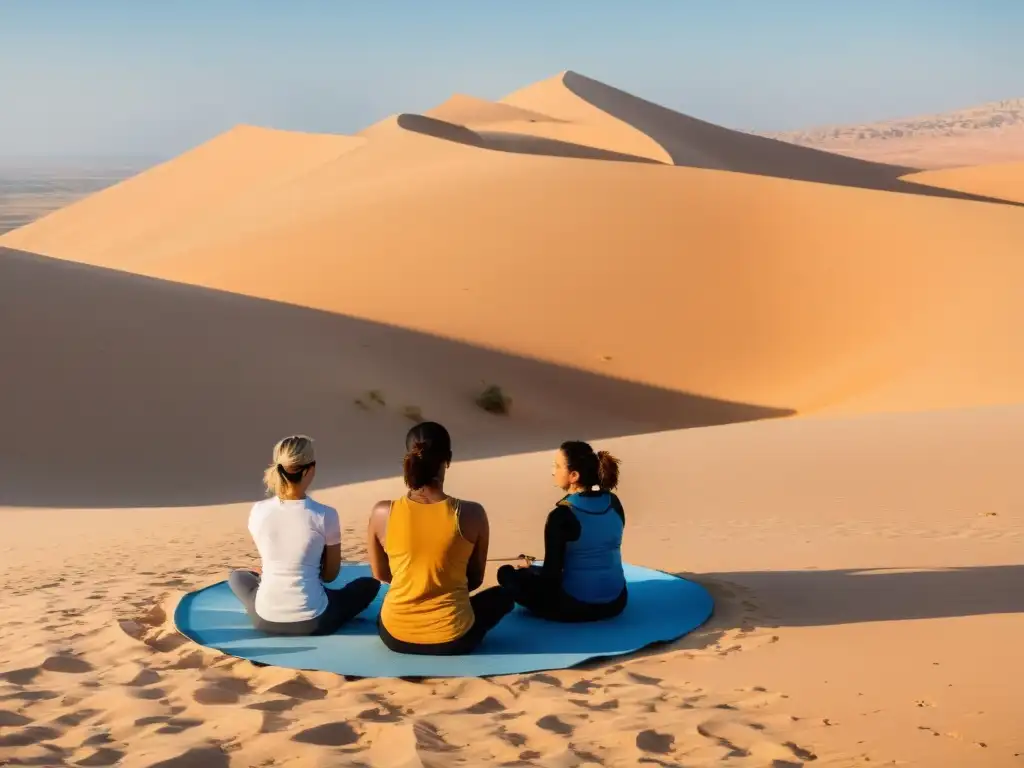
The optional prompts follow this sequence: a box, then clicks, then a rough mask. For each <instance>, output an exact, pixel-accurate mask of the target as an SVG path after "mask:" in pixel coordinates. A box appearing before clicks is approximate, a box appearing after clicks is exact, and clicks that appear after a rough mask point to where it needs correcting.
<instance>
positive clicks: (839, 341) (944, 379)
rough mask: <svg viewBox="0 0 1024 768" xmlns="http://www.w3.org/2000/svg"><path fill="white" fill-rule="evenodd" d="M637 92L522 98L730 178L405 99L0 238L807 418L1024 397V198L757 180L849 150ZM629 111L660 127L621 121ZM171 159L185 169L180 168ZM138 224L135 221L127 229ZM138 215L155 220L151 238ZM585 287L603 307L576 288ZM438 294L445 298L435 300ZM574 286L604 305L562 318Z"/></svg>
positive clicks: (98, 199)
mask: <svg viewBox="0 0 1024 768" xmlns="http://www.w3.org/2000/svg"><path fill="white" fill-rule="evenodd" d="M571 87H572V88H576V89H577V90H582V91H583V92H584V93H585V94H588V95H589V97H590V98H591V99H593V100H594V101H595V102H600V103H602V104H605V105H606V106H607V107H608V108H609V109H615V110H616V111H617V112H619V113H620V115H621V116H623V117H622V119H620V118H619V117H615V116H611V115H609V114H608V113H607V112H603V111H601V110H599V109H598V108H597V107H596V106H594V105H593V104H592V103H591V102H589V101H586V100H585V99H584V98H582V97H581V96H577V95H576V94H575V92H574V91H573V90H571ZM587 89H591V91H593V92H591V91H588V90H587ZM620 93H621V92H618V91H614V89H611V88H608V87H607V86H601V85H600V84H595V83H594V81H590V80H586V79H585V78H582V77H580V76H575V75H572V74H571V73H570V74H567V75H564V76H563V77H560V78H555V79H554V80H551V81H545V82H544V83H541V84H539V85H538V86H535V87H533V88H531V89H526V90H524V91H521V92H518V93H517V94H514V95H513V96H512V97H509V102H510V103H512V104H513V105H515V106H517V107H520V108H527V107H529V108H531V110H533V111H536V112H540V113H542V114H551V115H554V116H555V117H557V118H559V119H562V120H564V121H566V122H564V123H559V125H562V126H567V127H569V128H570V129H571V128H574V127H575V126H576V125H577V122H578V123H579V124H580V125H581V126H582V127H581V135H582V137H581V138H580V140H579V141H576V142H573V144H574V145H576V146H583V147H587V146H594V145H592V144H591V143H589V140H590V138H592V137H593V136H594V135H595V132H600V133H601V135H602V136H603V138H604V139H605V140H604V141H603V142H602V143H603V144H604V147H603V148H602V147H597V148H599V149H603V151H619V152H624V153H625V152H626V151H627V150H629V151H632V152H641V151H642V150H643V151H647V150H650V148H651V147H653V146H655V143H654V142H653V139H651V138H650V134H651V133H652V132H653V131H652V129H651V128H650V125H651V123H652V121H653V120H654V118H659V119H660V121H661V122H660V123H659V125H660V126H661V128H660V130H661V131H662V132H663V133H665V134H668V133H670V132H671V131H672V130H673V129H674V128H679V131H678V133H679V135H681V136H682V137H683V138H682V139H680V143H681V144H684V145H686V142H687V141H689V140H690V139H692V141H691V143H690V145H688V146H692V147H693V148H694V151H695V152H704V151H705V149H706V145H705V144H702V143H701V142H702V141H704V139H705V138H706V137H707V136H708V135H710V133H711V132H713V131H719V133H720V134H721V136H719V139H718V140H719V144H718V145H716V147H715V149H714V151H715V153H727V152H731V151H735V152H736V157H737V158H740V159H739V160H738V161H737V163H736V165H735V168H736V169H737V170H736V171H735V172H730V173H722V172H720V171H716V170H713V169H706V168H691V167H663V166H662V165H660V164H650V163H634V162H602V161H598V160H583V159H580V158H578V157H562V156H557V155H556V154H554V153H543V154H538V155H534V154H523V153H521V152H507V151H489V150H488V149H487V146H486V144H487V139H486V138H485V137H484V136H485V134H481V133H478V132H477V131H475V130H473V129H470V128H468V127H466V126H459V125H456V124H455V123H450V122H447V121H444V120H440V119H438V118H433V117H423V116H412V115H399V116H397V117H395V118H391V119H389V120H386V121H383V122H382V123H380V124H378V125H376V126H373V127H371V128H369V129H367V130H366V131H365V132H364V133H363V135H362V136H361V137H359V138H357V139H354V140H350V139H348V138H345V137H314V138H312V139H308V144H309V146H310V148H309V150H308V151H307V152H306V153H304V154H301V153H300V157H299V158H298V159H297V160H295V162H294V167H290V166H288V162H287V158H288V157H289V156H290V153H291V150H290V149H289V147H290V146H291V141H294V142H295V143H297V144H302V145H303V146H304V147H305V146H306V145H307V138H305V137H301V136H299V137H294V138H293V139H291V141H285V140H280V141H281V144H282V146H281V147H280V148H279V150H277V151H274V150H273V148H272V147H268V146H266V145H265V144H264V143H262V142H260V143H258V146H255V147H254V149H253V156H254V160H255V159H257V158H262V159H261V161H260V162H261V163H262V164H263V165H264V166H267V167H272V168H274V169H275V172H274V174H273V175H272V176H266V177H263V180H262V181H260V180H255V179H249V178H247V179H245V180H244V182H242V181H240V182H238V183H237V184H234V185H228V183H227V182H226V181H223V180H222V181H221V182H220V183H221V184H222V185H223V186H222V189H221V191H219V192H218V193H217V196H216V198H214V197H213V196H212V193H200V192H197V195H196V196H197V197H202V198H203V200H204V203H203V204H202V205H199V204H198V203H192V204H190V205H191V208H190V210H188V211H183V210H182V205H181V204H179V205H172V204H167V202H165V201H170V202H171V203H173V202H175V201H176V200H177V199H178V198H176V197H175V193H176V192H177V191H178V190H181V189H183V188H184V187H186V186H192V184H190V183H188V182H187V180H188V179H191V178H193V177H194V186H195V187H196V188H197V189H201V188H202V187H203V186H204V185H205V184H206V179H207V176H205V175H204V174H205V173H207V172H206V171H205V170H203V169H205V168H206V165H207V164H206V163H200V162H199V161H198V160H196V159H195V158H196V157H201V156H202V155H203V154H205V155H209V156H211V157H214V156H218V155H219V153H218V152H217V151H216V146H217V143H218V142H220V143H227V144H228V146H229V147H230V148H231V149H232V151H235V143H233V142H231V137H230V136H228V137H220V138H219V139H217V140H215V141H214V142H212V143H211V144H210V145H206V146H205V147H202V148H200V149H198V150H195V151H194V152H193V153H191V154H190V155H186V156H185V157H183V158H181V159H180V160H178V161H172V162H171V163H169V164H168V165H167V166H165V167H164V168H163V169H162V170H163V174H158V173H155V172H154V173H151V174H149V175H148V176H147V175H146V174H143V175H142V176H140V177H137V178H136V179H133V180H131V181H129V182H126V183H125V184H123V185H119V186H117V187H114V188H112V189H110V190H107V191H105V192H103V193H100V194H98V195H96V196H94V197H92V198H88V199H87V200H85V201H83V202H82V203H80V204H78V205H73V206H71V207H69V208H67V209H65V210H63V211H60V212H58V213H57V214H54V215H53V216H50V217H46V218H44V219H42V220H40V221H37V222H35V223H33V224H31V225H29V226H27V227H24V228H22V229H20V230H17V231H15V232H12V233H10V234H8V235H7V236H5V237H4V238H2V239H0V243H2V244H4V245H6V246H8V247H12V248H18V249H21V250H24V251H28V252H32V253H37V254H42V255H48V256H56V257H59V258H64V259H73V260H78V261H83V262H86V263H90V264H94V265H97V266H105V267H110V268H114V269H119V270H125V271H130V272H133V273H137V274H144V275H149V276H153V277H159V278H163V279H167V280H172V281H179V282H184V283H190V284H194V285H201V286H205V287H210V288H217V289H221V290H228V291H233V292H238V293H244V294H247V295H250V296H254V297H260V298H266V299H272V300H276V301H283V302H287V303H294V304H298V305H301V306H305V307H310V308H316V309H322V310H326V311H330V312H341V313H345V314H347V315H351V316H354V317H360V318H363V319H367V320H373V321H377V322H384V323H391V324H395V325H399V326H402V327H405V328H409V329H413V330H417V331H422V332H426V333H433V334H438V335H442V336H445V337H448V338H453V339H457V340H460V341H463V342H467V343H471V344H478V345H483V346H487V347H491V348H498V349H501V350H504V351H507V352H512V353H516V354H520V355H526V356H534V357H537V358H539V359H542V360H545V361H548V362H552V363H558V364H564V365H568V366H571V367H575V368H579V369H582V370H587V371H590V372H593V373H597V374H601V375H612V376H617V377H621V378H625V379H629V380H633V381H637V382H642V383H645V384H650V385H653V386H658V387H663V388H667V389H675V390H679V391H686V392H691V393H694V394H700V395H704V396H706V397H712V398H718V399H724V400H732V401H739V402H746V403H752V404H760V405H764V406H769V407H774V408H783V409H793V410H796V411H798V412H809V411H817V410H821V409H830V408H840V409H848V408H858V409H862V408H878V407H882V408H897V409H904V408H911V409H913V408H930V407H946V406H956V405H967V404H983V403H994V402H1006V401H1012V400H1014V399H1015V398H1016V397H1017V395H1018V393H1019V391H1020V387H1021V384H1022V383H1024V378H1022V376H1024V362H1022V361H1021V358H1020V356H1019V355H1017V354H1015V353H1014V351H1013V350H1014V348H1015V345H1016V342H1015V339H1016V337H1017V335H1018V334H1019V332H1020V329H1021V325H1022V322H1024V315H1022V314H1021V313H1020V312H1019V311H1018V310H1017V309H1016V307H1017V303H1016V294H1015V292H1014V291H1013V290H1012V289H1010V287H1009V286H1011V285H1012V284H1013V282H1014V280H1016V279H1019V275H1020V274H1021V270H1022V269H1024V266H1022V265H1021V263H1020V259H1019V256H1018V253H1019V251H1018V243H1019V242H1020V238H1021V237H1022V236H1024V215H1022V213H1024V212H1022V211H1021V210H1020V209H1019V207H1017V205H1016V204H1000V203H983V202H978V201H967V200H957V199H951V198H938V197H928V196H923V195H917V194H893V193H891V192H889V193H885V192H881V191H879V190H866V189H861V188H857V187H851V186H847V185H845V183H844V177H843V176H842V174H841V173H840V174H838V175H836V177H835V178H834V180H833V183H828V184H819V183H808V182H802V181H795V180H792V179H781V178H776V177H774V176H772V175H771V174H768V175H763V174H757V173H755V170H756V168H755V167H754V166H757V164H754V165H752V166H750V167H748V164H747V163H746V160H744V158H745V157H747V155H749V153H750V152H751V151H752V150H751V147H761V148H762V149H763V151H764V152H763V154H764V156H765V157H766V158H773V157H775V156H774V155H773V153H776V152H778V153H781V154H779V156H778V158H776V159H770V162H768V161H765V163H762V164H761V165H760V166H757V167H759V168H760V169H761V170H762V171H764V172H765V173H768V170H769V169H768V166H769V165H771V164H773V163H775V164H778V163H781V162H783V161H784V160H785V159H786V158H789V157H791V156H794V155H793V153H796V154H799V155H800V156H801V157H804V158H809V159H806V160H805V162H808V163H810V162H811V161H812V160H813V159H814V158H819V157H820V158H824V159H825V160H826V161H828V162H832V161H833V160H834V158H833V157H832V156H830V155H827V154H823V153H820V152H817V151H814V150H809V149H804V148H800V147H793V146H790V145H786V144H783V143H781V142H775V141H770V140H767V139H761V138H758V137H752V136H747V135H745V134H738V133H735V132H732V131H727V130H725V129H717V128H714V126H708V125H707V124H699V125H698V123H699V121H692V120H691V119H690V118H686V117H684V116H680V115H675V114H674V113H671V112H669V111H667V110H662V109H661V108H658V107H654V106H653V105H650V106H647V103H646V102H640V101H639V100H635V99H632V97H628V96H627V95H622V96H621V97H620ZM615 99H618V101H615ZM630 110H632V112H630ZM644 110H648V111H646V112H645V111H644ZM630 114H632V115H633V116H634V117H637V115H638V114H639V115H640V117H637V119H636V122H637V124H638V125H641V126H642V127H644V128H645V129H646V132H645V131H642V130H640V128H638V127H636V125H633V124H630V123H627V122H625V117H627V116H629V115H630ZM597 115H603V117H601V118H600V119H599V118H598V117H597ZM641 118H642V119H641ZM574 121H577V122H574ZM525 125H528V126H536V125H541V123H530V122H526V123H525ZM693 125H698V127H699V131H697V133H696V137H695V138H694V137H693V136H692V135H691V133H687V131H689V130H691V128H692V127H693ZM680 126H681V128H680ZM623 136H626V137H627V138H626V139H623V138H622V137H623ZM523 137H524V138H523V141H524V142H526V143H528V142H530V141H532V140H533V135H532V134H530V133H529V132H526V133H524V134H523ZM688 137H689V138H688ZM541 138H547V137H541ZM332 141H337V143H336V144H332V143H331V142H332ZM360 142H361V143H360ZM643 142H647V143H648V145H649V146H646V150H645V147H642V146H640V145H641V144H642V143H643ZM749 142H753V143H752V144H751V143H749ZM665 143H666V144H668V143H669V142H667V141H665ZM353 144H356V145H357V146H353ZM657 146H661V144H657ZM313 149H316V150H317V151H313ZM745 153H746V154H745ZM239 154H241V153H239ZM650 154H651V155H655V154H657V153H655V152H650ZM230 159H231V160H232V163H234V164H236V165H237V166H238V167H245V166H246V164H245V163H244V162H243V161H242V160H240V159H237V158H235V156H234V155H231V156H230ZM647 159H648V160H650V159H654V158H653V157H648V158H647ZM838 162H839V163H840V164H841V165H842V166H843V167H844V168H847V167H851V165H850V164H854V165H856V166H857V167H869V168H874V167H877V166H873V165H872V164H867V163H863V162H861V161H854V160H849V159H846V158H840V159H839V160H838ZM179 164H180V165H179ZM193 164H196V165H197V167H196V170H195V171H194V172H191V171H189V170H188V167H189V166H190V165H193ZM211 165H216V163H211ZM827 165H828V163H827V162H826V166H827ZM231 167H235V165H231ZM286 167H288V170H285V169H286ZM744 169H745V170H744ZM826 170H827V168H826ZM904 170H905V169H897V171H892V172H893V173H897V172H898V173H902V172H903V171H904ZM886 172H887V173H888V172H889V171H888V170H887V171H886ZM172 174H173V176H174V178H175V180H176V181H175V183H174V184H169V183H164V181H163V180H162V176H165V175H166V176H170V175H172ZM226 175H227V174H224V173H220V174H219V175H218V178H220V179H223V178H224V177H225V176H226ZM893 178H894V179H895V180H896V182H898V179H897V178H896V176H893ZM847 181H849V180H847ZM894 183H895V182H894ZM899 183H904V182H899ZM912 186H914V187H918V188H920V189H924V190H933V191H939V192H942V191H943V190H939V189H938V188H936V187H930V186H926V185H912ZM129 193H130V195H129ZM950 194H961V193H952V192H951V193H950ZM126 197H128V198H129V202H130V206H129V204H128V202H123V201H124V200H125V198H126ZM124 211H127V213H123V212H124ZM123 216H127V217H128V219H129V221H128V223H127V224H126V225H125V227H124V228H123V230H122V228H119V227H118V226H116V225H115V224H114V222H115V221H116V220H117V219H118V217H123ZM143 225H144V226H145V230H144V231H145V232H151V233H159V235H158V236H157V235H156V234H154V235H153V236H152V237H150V238H149V240H148V241H147V240H144V239H142V234H140V233H141V232H142V227H143ZM125 232H128V233H131V236H126V234H125ZM982 243H984V245H985V247H984V248H979V245H980V244H982ZM581 289H582V290H584V291H585V293H584V294H583V295H589V296H590V297H592V298H591V299H589V300H585V299H582V298H580V299H576V301H574V300H571V299H569V297H570V296H573V297H574V298H575V297H579V296H580V294H579V291H580V290H581ZM425 294H429V295H430V296H431V297H432V298H433V300H434V301H435V302H437V303H438V305H443V306H444V310H443V311H440V310H434V309H431V308H430V307H429V306H426V305H424V302H423V301H422V298H421V297H422V296H423V295H425ZM577 301H587V302H588V308H587V309H586V310H585V311H572V310H570V306H571V305H572V304H574V303H577ZM589 301H593V302H594V304H593V305H589ZM527 306H529V310H528V311H527ZM981 306H984V307H985V312H979V311H978V308H979V307H981ZM598 307H600V310H599V313H600V314H599V316H600V318H601V325H600V331H599V332H595V329H596V328H597V327H598V326H596V325H595V317H596V316H597V313H598ZM552 326H557V328H558V332H553V331H552ZM978 339H983V340H984V341H983V342H982V343H979V342H978Z"/></svg>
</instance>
